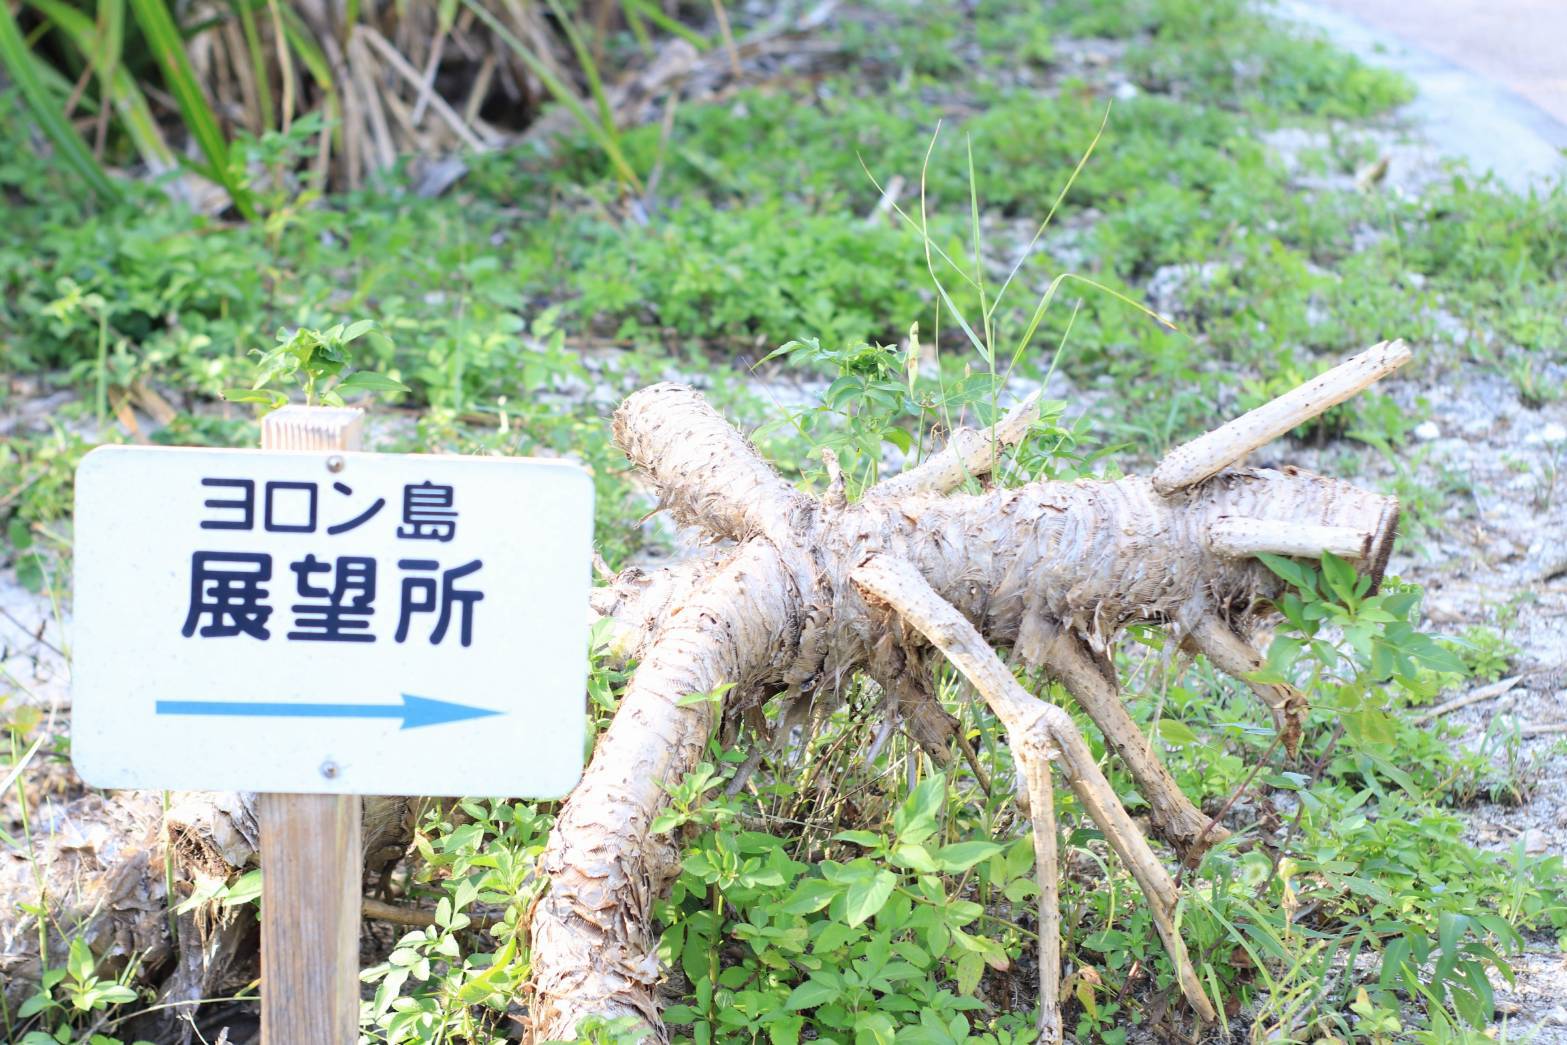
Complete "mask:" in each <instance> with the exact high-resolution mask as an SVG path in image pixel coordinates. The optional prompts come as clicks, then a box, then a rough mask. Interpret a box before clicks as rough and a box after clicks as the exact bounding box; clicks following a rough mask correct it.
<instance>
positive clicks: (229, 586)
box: [180, 552, 272, 640]
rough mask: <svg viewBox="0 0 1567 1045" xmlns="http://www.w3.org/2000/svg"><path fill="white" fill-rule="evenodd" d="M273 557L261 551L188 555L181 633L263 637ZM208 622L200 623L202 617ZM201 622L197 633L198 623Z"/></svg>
mask: <svg viewBox="0 0 1567 1045" xmlns="http://www.w3.org/2000/svg"><path fill="white" fill-rule="evenodd" d="M271 579H272V556H270V555H266V554H263V553H260V552H196V553H194V554H193V555H191V557H190V609H189V611H188V612H187V613H186V615H185V626H184V627H183V628H181V629H180V631H181V633H182V634H183V635H184V636H185V637H186V638H190V637H191V636H192V635H195V634H198V633H199V634H200V635H201V637H202V638H204V639H211V638H224V637H227V636H232V635H250V636H252V637H253V638H258V639H263V640H265V639H266V638H267V637H268V633H267V618H268V617H270V616H272V607H270V606H268V605H266V604H265V602H264V600H265V599H266V597H267V589H266V588H263V587H262V584H263V583H264V582H266V581H269V580H271ZM204 617H205V618H207V623H205V624H201V620H202V618H204ZM198 624H200V628H199V632H198V628H197V625H198Z"/></svg>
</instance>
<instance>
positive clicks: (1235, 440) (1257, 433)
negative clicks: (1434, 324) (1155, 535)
mask: <svg viewBox="0 0 1567 1045" xmlns="http://www.w3.org/2000/svg"><path fill="white" fill-rule="evenodd" d="M1411 358H1412V357H1411V353H1410V351H1409V346H1408V345H1406V344H1404V343H1403V342H1402V341H1383V342H1381V343H1379V344H1376V345H1373V346H1371V347H1370V348H1368V349H1366V350H1365V351H1364V352H1362V353H1360V354H1359V355H1357V356H1351V357H1350V358H1349V359H1346V360H1345V361H1344V362H1342V363H1340V364H1339V365H1338V366H1336V367H1334V368H1333V369H1332V370H1329V371H1328V372H1327V373H1325V374H1321V375H1318V376H1317V377H1314V378H1312V379H1311V380H1310V381H1307V382H1306V383H1305V384H1303V385H1300V386H1299V387H1297V388H1295V389H1294V390H1293V391H1290V392H1286V393H1284V394H1283V395H1281V396H1279V397H1278V398H1277V399H1275V400H1273V401H1272V402H1269V403H1264V404H1263V405H1262V406H1259V407H1257V408H1256V409H1255V410H1251V411H1248V412H1247V413H1244V414H1242V415H1241V416H1240V417H1237V418H1236V419H1235V420H1233V421H1231V422H1229V423H1228V424H1225V425H1221V426H1220V427H1218V428H1215V429H1214V430H1213V431H1211V432H1209V433H1207V434H1206V435H1200V436H1198V437H1197V438H1196V439H1193V440H1192V441H1191V442H1189V443H1185V444H1184V445H1181V446H1178V447H1176V448H1175V449H1174V450H1171V451H1170V452H1169V453H1168V454H1166V455H1165V457H1164V460H1163V461H1161V462H1159V467H1158V468H1156V469H1155V470H1154V473H1153V486H1154V489H1155V490H1157V491H1159V493H1160V494H1161V495H1163V496H1166V497H1168V496H1169V495H1170V494H1172V493H1175V492H1176V491H1177V490H1184V489H1185V488H1187V487H1188V486H1194V485H1196V484H1197V483H1200V482H1202V481H1203V480H1204V479H1207V478H1209V477H1210V476H1213V475H1216V474H1218V473H1219V472H1220V471H1223V470H1224V469H1225V468H1228V467H1229V466H1230V465H1232V464H1236V463H1238V462H1239V461H1240V460H1241V459H1243V458H1244V457H1245V456H1246V455H1247V454H1249V453H1251V452H1252V451H1253V450H1255V449H1257V447H1259V446H1262V445H1263V444H1264V443H1268V442H1271V441H1272V440H1274V439H1277V438H1278V437H1279V436H1281V435H1283V434H1284V433H1285V432H1288V431H1289V430H1290V429H1291V428H1294V427H1295V426H1296V425H1298V424H1301V423H1303V422H1305V421H1309V420H1311V419H1312V418H1313V417H1316V416H1318V415H1319V414H1323V413H1326V412H1327V411H1328V410H1329V409H1331V408H1332V407H1335V406H1337V405H1338V404H1340V403H1342V402H1343V401H1344V400H1346V399H1348V398H1349V397H1350V396H1352V395H1354V394H1355V393H1357V392H1361V391H1364V390H1365V389H1367V388H1369V387H1371V385H1373V384H1375V383H1376V382H1377V381H1380V380H1381V379H1382V378H1384V377H1386V376H1387V375H1389V374H1391V373H1392V372H1393V371H1395V370H1397V369H1398V368H1399V367H1401V366H1403V365H1404V364H1405V363H1407V362H1409V360H1410V359H1411Z"/></svg>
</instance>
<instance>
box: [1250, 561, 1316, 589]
mask: <svg viewBox="0 0 1567 1045" xmlns="http://www.w3.org/2000/svg"><path fill="white" fill-rule="evenodd" d="M1257 558H1258V559H1260V560H1262V564H1263V565H1264V566H1266V567H1267V568H1268V569H1270V570H1272V571H1273V572H1274V573H1276V574H1278V575H1279V576H1280V577H1282V578H1284V579H1285V580H1287V581H1289V582H1290V583H1291V584H1293V585H1294V586H1295V587H1297V588H1299V589H1300V590H1301V591H1304V592H1311V591H1315V590H1316V587H1317V579H1316V576H1315V572H1314V571H1313V570H1312V569H1311V568H1310V567H1308V566H1302V565H1301V564H1300V563H1298V562H1296V561H1295V560H1294V559H1286V558H1285V557H1284V556H1282V555H1274V554H1273V553H1272V552H1262V553H1260V554H1258V556H1257Z"/></svg>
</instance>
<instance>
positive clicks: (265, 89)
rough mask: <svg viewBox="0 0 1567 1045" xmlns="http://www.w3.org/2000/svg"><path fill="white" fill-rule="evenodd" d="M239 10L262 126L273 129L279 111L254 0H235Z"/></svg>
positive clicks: (235, 7) (235, 6)
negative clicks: (254, 81)
mask: <svg viewBox="0 0 1567 1045" xmlns="http://www.w3.org/2000/svg"><path fill="white" fill-rule="evenodd" d="M234 9H235V10H236V11H238V12H239V26H240V29H241V31H243V32H244V34H245V51H246V55H247V57H248V58H249V59H250V74H251V76H253V77H255V80H256V101H257V104H258V105H260V107H261V126H262V128H263V129H266V130H271V129H272V128H274V127H276V126H277V112H276V109H275V108H274V106H273V104H272V82H271V78H270V77H268V76H267V55H266V51H265V49H264V47H263V45H262V43H261V30H260V28H259V27H258V26H257V25H256V12H255V5H254V2H253V0H234Z"/></svg>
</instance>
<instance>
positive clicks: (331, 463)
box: [326, 454, 343, 475]
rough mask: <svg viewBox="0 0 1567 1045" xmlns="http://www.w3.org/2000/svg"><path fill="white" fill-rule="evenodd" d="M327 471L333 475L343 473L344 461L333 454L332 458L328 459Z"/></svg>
mask: <svg viewBox="0 0 1567 1045" xmlns="http://www.w3.org/2000/svg"><path fill="white" fill-rule="evenodd" d="M326 470H327V471H329V472H331V473H332V474H333V475H336V474H337V473H338V472H341V471H342V470H343V459H342V458H341V457H339V456H338V455H337V454H333V455H332V456H331V457H328V458H327V459H326Z"/></svg>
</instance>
